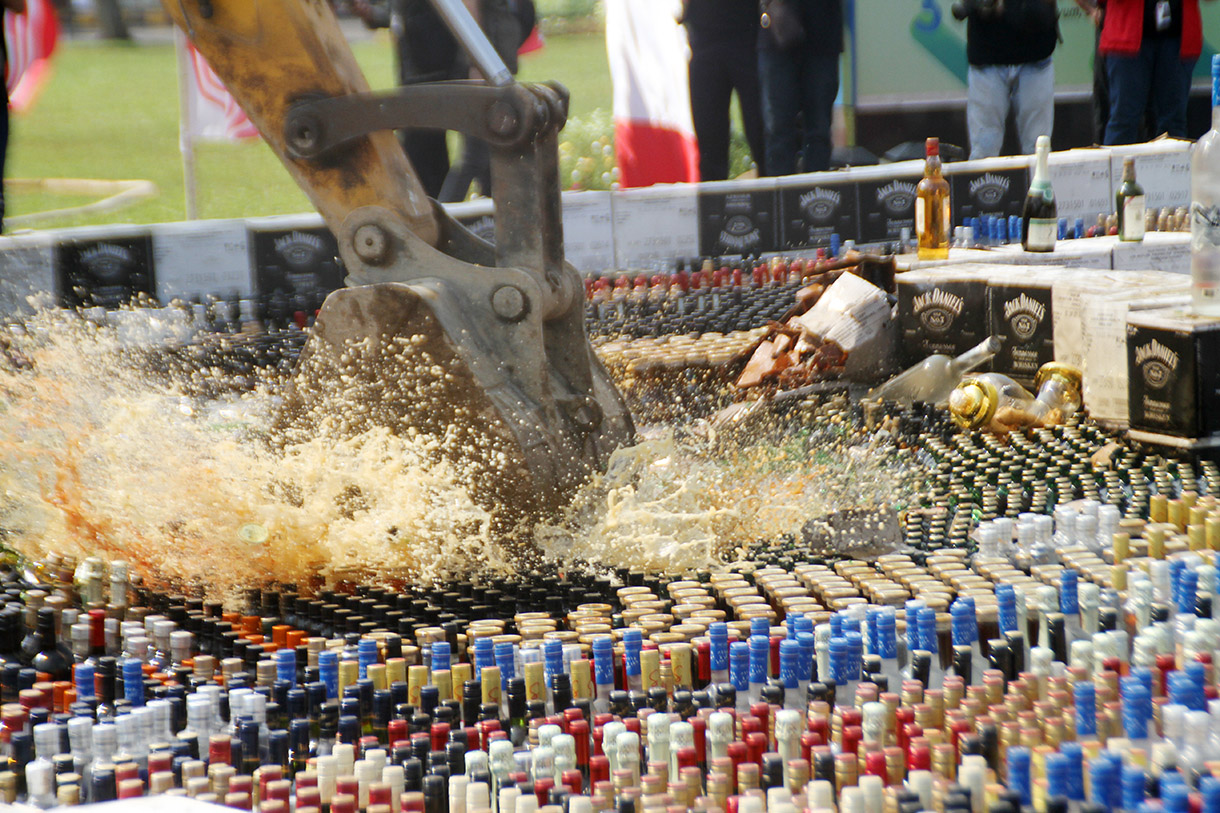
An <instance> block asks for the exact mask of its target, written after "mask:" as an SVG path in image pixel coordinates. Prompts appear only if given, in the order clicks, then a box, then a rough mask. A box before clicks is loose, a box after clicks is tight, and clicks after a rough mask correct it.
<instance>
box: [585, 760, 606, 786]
mask: <svg viewBox="0 0 1220 813" xmlns="http://www.w3.org/2000/svg"><path fill="white" fill-rule="evenodd" d="M608 781H610V758H609V757H607V756H606V755H605V754H598V755H597V756H592V757H589V783H590V784H593V783H596V782H608Z"/></svg>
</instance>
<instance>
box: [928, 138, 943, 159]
mask: <svg viewBox="0 0 1220 813" xmlns="http://www.w3.org/2000/svg"><path fill="white" fill-rule="evenodd" d="M926 146H927V151H928V157H929V158H931V157H932V156H934V155H940V139H939V138H929V139H928V141H927V144H926Z"/></svg>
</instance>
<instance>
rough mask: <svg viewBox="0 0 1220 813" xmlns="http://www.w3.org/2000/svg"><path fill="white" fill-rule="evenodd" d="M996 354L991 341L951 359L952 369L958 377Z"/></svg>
mask: <svg viewBox="0 0 1220 813" xmlns="http://www.w3.org/2000/svg"><path fill="white" fill-rule="evenodd" d="M995 354H996V348H995V346H994V343H993V342H992V341H991V339H988V340H987V341H985V342H983V343H981V344H979V345H978V346H977V347H972V348H970V349H969V350H967V351H966V352H965V353H962V354H961V355H960V356H958V357H957V358H955V359H953V369H954V372H955V373H956V374H958V375H961V374H962V373H966V372H969V371H970V370H973V369H974V368H975V367H978V366H979V365H980V364H982V363H983V362H985V361H987V360H988V359H989V358H991V357H992V356H994V355H995Z"/></svg>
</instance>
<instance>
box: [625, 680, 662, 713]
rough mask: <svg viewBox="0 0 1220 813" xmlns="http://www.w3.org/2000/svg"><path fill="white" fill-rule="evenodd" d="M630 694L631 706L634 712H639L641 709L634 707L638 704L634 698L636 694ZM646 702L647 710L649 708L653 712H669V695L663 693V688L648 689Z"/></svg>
mask: <svg viewBox="0 0 1220 813" xmlns="http://www.w3.org/2000/svg"><path fill="white" fill-rule="evenodd" d="M631 694H632V697H631V704H632V706H635V708H636V711H639V710H640V708H641V707H640V706H637V705H636V704H637V703H638V702H639V701H638V700H637V697H636V694H637V693H636V692H632V693H631ZM647 702H648V708H651V709H652V710H653V711H659V712H666V711H669V694H668V693H667V692H666V691H665V687H664V686H653V687H652V688H651V689H649V690H648V696H647Z"/></svg>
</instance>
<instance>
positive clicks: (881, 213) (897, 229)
mask: <svg viewBox="0 0 1220 813" xmlns="http://www.w3.org/2000/svg"><path fill="white" fill-rule="evenodd" d="M918 183H919V179H918V178H888V179H881V180H876V181H861V182H860V183H859V184H858V185H857V187H856V188H857V192H856V195H857V200H858V201H859V206H860V242H861V243H884V242H891V241H894V240H897V239H899V238H900V237H902V230H903V229H907V230H908V231H909V232H910V236H911V239H912V240H914V239H915V187H916V185H917V184H918Z"/></svg>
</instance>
